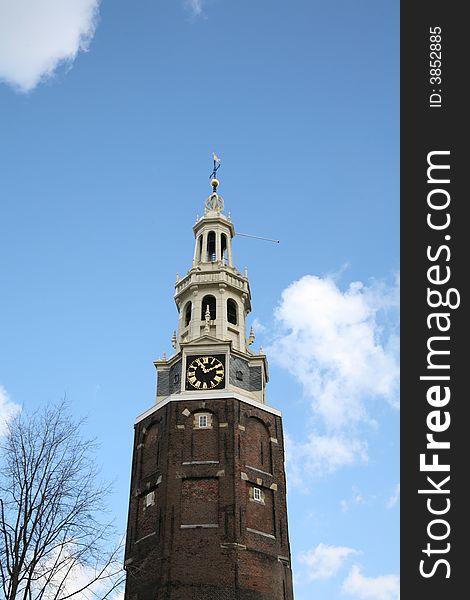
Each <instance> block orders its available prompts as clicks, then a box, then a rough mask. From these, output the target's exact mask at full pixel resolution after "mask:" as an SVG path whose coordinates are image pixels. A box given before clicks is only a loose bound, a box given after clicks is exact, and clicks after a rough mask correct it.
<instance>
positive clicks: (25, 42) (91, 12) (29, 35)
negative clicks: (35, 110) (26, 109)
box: [0, 0, 100, 92]
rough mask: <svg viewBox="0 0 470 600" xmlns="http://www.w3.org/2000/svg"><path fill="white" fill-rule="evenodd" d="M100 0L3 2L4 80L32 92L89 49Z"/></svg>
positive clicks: (0, 72) (0, 75)
mask: <svg viewBox="0 0 470 600" xmlns="http://www.w3.org/2000/svg"><path fill="white" fill-rule="evenodd" d="M99 4H100V0H67V1H64V0H40V1H39V0H0V81H4V82H6V83H8V84H10V85H12V86H13V87H15V88H16V89H18V90H20V91H22V92H28V91H30V90H32V89H33V88H34V87H36V86H37V85H38V83H40V82H41V81H42V80H44V79H47V78H48V77H51V76H52V75H53V73H54V71H55V70H56V69H57V67H58V66H59V65H61V64H62V63H68V64H71V63H72V62H73V61H74V60H75V58H76V56H77V54H78V52H80V51H86V50H87V49H88V47H89V44H90V41H91V39H92V37H93V34H94V32H95V27H96V21H97V16H98V8H99Z"/></svg>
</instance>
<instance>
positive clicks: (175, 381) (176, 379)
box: [173, 373, 180, 383]
mask: <svg viewBox="0 0 470 600" xmlns="http://www.w3.org/2000/svg"><path fill="white" fill-rule="evenodd" d="M179 382H180V374H179V373H175V375H174V377H173V383H179Z"/></svg>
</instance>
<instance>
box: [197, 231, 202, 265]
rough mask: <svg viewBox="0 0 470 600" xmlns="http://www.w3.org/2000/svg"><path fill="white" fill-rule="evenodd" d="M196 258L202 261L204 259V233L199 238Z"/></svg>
mask: <svg viewBox="0 0 470 600" xmlns="http://www.w3.org/2000/svg"><path fill="white" fill-rule="evenodd" d="M196 260H197V261H198V262H200V261H201V260H202V235H200V236H199V238H198V250H197V257H196Z"/></svg>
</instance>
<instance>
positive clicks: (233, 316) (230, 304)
mask: <svg viewBox="0 0 470 600" xmlns="http://www.w3.org/2000/svg"><path fill="white" fill-rule="evenodd" d="M227 321H228V322H229V323H232V324H233V325H236V324H237V303H236V302H235V301H234V300H232V299H231V298H229V299H228V300H227Z"/></svg>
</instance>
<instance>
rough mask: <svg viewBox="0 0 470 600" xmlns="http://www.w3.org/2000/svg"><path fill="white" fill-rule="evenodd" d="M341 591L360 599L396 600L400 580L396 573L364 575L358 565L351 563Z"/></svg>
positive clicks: (398, 594)
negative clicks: (351, 565) (377, 575)
mask: <svg viewBox="0 0 470 600" xmlns="http://www.w3.org/2000/svg"><path fill="white" fill-rule="evenodd" d="M342 592H343V593H345V594H348V595H349V596H354V597H355V598H359V599H360V600H398V598H399V597H400V580H399V578H398V576H397V575H380V576H379V577H366V576H365V575H363V574H362V572H361V568H360V567H359V566H358V565H353V567H352V568H351V570H350V572H349V575H348V576H347V577H346V579H345V580H344V582H343V586H342Z"/></svg>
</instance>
